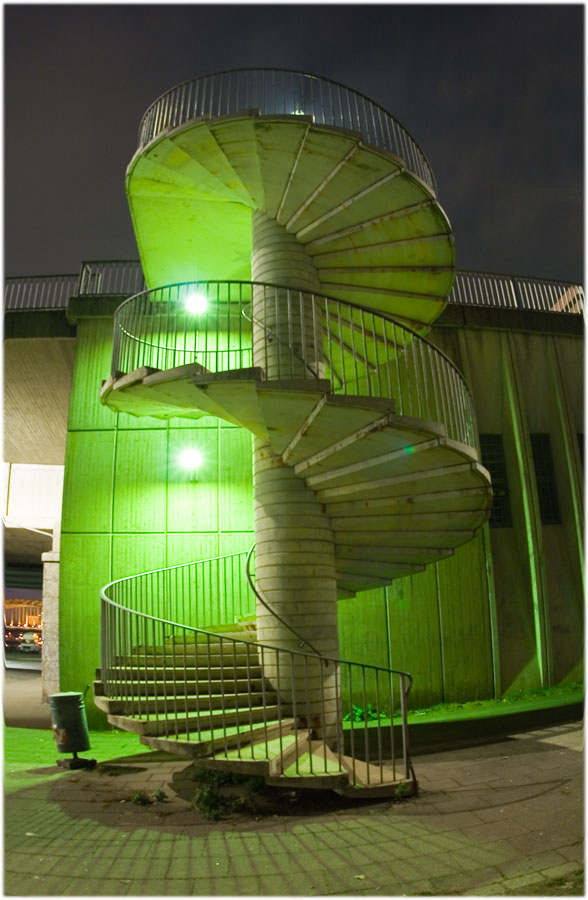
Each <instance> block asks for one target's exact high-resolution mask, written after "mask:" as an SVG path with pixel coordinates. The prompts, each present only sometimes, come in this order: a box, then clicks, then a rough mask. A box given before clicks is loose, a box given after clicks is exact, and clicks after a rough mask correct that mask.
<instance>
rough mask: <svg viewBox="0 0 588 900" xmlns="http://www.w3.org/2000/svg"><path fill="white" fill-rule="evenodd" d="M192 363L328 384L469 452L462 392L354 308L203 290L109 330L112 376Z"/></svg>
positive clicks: (261, 290)
mask: <svg viewBox="0 0 588 900" xmlns="http://www.w3.org/2000/svg"><path fill="white" fill-rule="evenodd" d="M188 363H197V364H198V365H200V366H202V368H203V370H205V371H207V372H213V373H214V372H221V371H223V372H224V371H229V370H234V369H243V368H249V367H251V366H256V367H260V368H261V369H262V370H263V372H264V377H265V378H266V379H293V378H311V379H327V380H329V381H330V382H331V390H332V392H333V393H335V394H346V395H352V396H366V397H381V398H385V399H390V400H394V401H395V404H396V412H397V413H398V415H404V416H415V417H417V418H422V419H428V420H432V421H435V422H443V423H444V424H445V426H446V428H447V434H448V437H451V438H453V439H454V440H457V441H461V442H463V443H466V444H469V445H470V446H476V444H475V434H476V430H475V426H474V409H473V403H472V398H471V395H470V393H469V389H468V387H467V385H466V383H465V381H464V379H463V377H462V375H461V373H460V372H459V370H458V369H457V368H456V367H455V365H454V364H453V363H452V362H451V360H450V359H449V357H447V356H446V355H445V354H444V353H443V352H442V351H440V350H439V349H438V348H437V347H435V346H434V345H433V344H431V343H429V341H427V340H426V339H425V338H423V337H420V336H419V335H417V334H416V333H415V332H413V331H411V330H410V329H409V328H407V327H406V326H404V325H401V324H399V323H398V322H395V321H394V320H392V319H390V318H387V317H386V316H384V315H382V314H378V313H375V312H372V311H369V310H365V309H363V308H361V307H357V306H352V305H351V304H349V303H345V302H344V301H341V300H334V299H332V298H330V297H326V296H323V295H319V294H313V293H309V292H306V291H299V290H296V289H294V288H286V287H281V286H279V285H270V284H262V283H259V282H243V281H207V282H189V283H184V284H176V285H169V286H167V287H165V288H157V289H155V290H152V291H145V292H144V293H142V294H138V295H137V296H135V297H130V298H129V299H128V300H125V301H124V302H123V303H122V304H121V306H120V307H119V308H118V310H117V311H116V314H115V321H114V342H113V356H112V375H113V378H116V377H118V376H119V375H120V374H121V373H129V372H132V371H134V370H135V369H139V368H141V367H143V366H148V367H150V368H154V369H160V370H161V369H172V368H175V367H176V366H181V365H185V364H188Z"/></svg>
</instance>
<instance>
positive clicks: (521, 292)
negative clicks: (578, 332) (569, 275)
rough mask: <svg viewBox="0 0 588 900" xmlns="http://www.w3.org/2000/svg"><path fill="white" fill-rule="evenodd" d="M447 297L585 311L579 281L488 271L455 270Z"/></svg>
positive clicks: (460, 302)
mask: <svg viewBox="0 0 588 900" xmlns="http://www.w3.org/2000/svg"><path fill="white" fill-rule="evenodd" d="M447 299H448V302H449V303H452V304H457V305H460V306H490V307H493V308H495V309H523V310H534V311H536V312H552V313H575V314H576V315H579V314H582V313H583V311H584V289H583V287H582V286H581V285H579V284H569V283H568V282H564V281H550V280H547V279H544V278H541V279H540V278H526V277H524V276H517V275H493V274H489V273H486V272H465V271H461V272H456V274H455V281H454V283H453V287H452V289H451V293H450V294H449V297H448V298H447Z"/></svg>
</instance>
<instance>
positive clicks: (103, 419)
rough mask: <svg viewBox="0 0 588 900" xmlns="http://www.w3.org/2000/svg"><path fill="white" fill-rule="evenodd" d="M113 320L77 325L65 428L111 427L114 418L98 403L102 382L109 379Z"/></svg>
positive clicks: (99, 320) (91, 320)
mask: <svg viewBox="0 0 588 900" xmlns="http://www.w3.org/2000/svg"><path fill="white" fill-rule="evenodd" d="M111 348H112V320H111V319H86V320H81V321H79V322H78V326H77V338H76V356H75V363H74V374H73V381H72V389H71V399H70V408H69V423H68V428H70V429H72V428H106V429H109V428H113V427H114V421H115V415H114V414H113V412H112V411H111V410H110V409H108V407H106V406H102V405H101V404H100V388H101V386H102V382H103V381H105V380H106V379H107V378H108V377H109V376H110V362H111Z"/></svg>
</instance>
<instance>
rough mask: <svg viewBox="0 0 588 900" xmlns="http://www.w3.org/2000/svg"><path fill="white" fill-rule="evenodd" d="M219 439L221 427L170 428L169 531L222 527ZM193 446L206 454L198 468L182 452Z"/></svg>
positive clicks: (203, 529)
mask: <svg viewBox="0 0 588 900" xmlns="http://www.w3.org/2000/svg"><path fill="white" fill-rule="evenodd" d="M218 440H219V429H218V428H217V427H215V428H200V429H185V428H182V429H175V428H171V429H170V433H169V470H168V478H169V481H168V501H167V504H168V505H167V509H168V515H167V528H168V531H217V530H218V527H219V520H218ZM192 449H194V450H198V451H199V452H200V453H201V454H202V465H201V466H200V467H199V468H198V469H197V470H196V471H194V472H190V471H188V470H186V469H185V468H182V465H181V462H180V458H181V454H182V452H183V451H184V450H192ZM250 465H251V463H250Z"/></svg>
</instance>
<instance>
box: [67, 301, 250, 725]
mask: <svg viewBox="0 0 588 900" xmlns="http://www.w3.org/2000/svg"><path fill="white" fill-rule="evenodd" d="M111 339H112V319H111V318H82V319H79V320H78V332H77V346H76V361H75V369H74V378H73V387H72V395H71V405H70V417H69V429H68V441H67V451H66V463H65V483H64V502H63V518H62V537H61V590H60V616H61V628H60V663H61V680H62V684H61V687H62V690H83V689H84V687H85V685H86V684H88V683H91V682H92V680H93V678H94V670H95V668H96V666H98V665H99V659H100V650H99V647H100V629H99V619H100V599H99V591H100V588H101V587H102V586H103V585H104V584H106V583H107V582H108V581H110V580H112V579H113V578H120V577H123V576H125V575H131V574H134V573H138V572H142V571H146V570H149V569H154V568H157V567H160V566H166V565H174V564H176V563H183V562H189V561H192V560H196V559H200V558H205V557H209V556H216V555H219V554H225V553H233V552H236V551H240V550H244V549H247V548H248V547H249V546H250V543H251V537H252V527H253V526H252V521H253V492H252V476H251V437H250V435H249V433H248V432H246V431H244V430H243V429H240V428H235V427H234V426H231V425H229V424H227V423H224V422H221V421H220V420H217V419H213V418H208V417H207V418H203V419H200V420H196V421H190V420H187V419H179V418H178V419H172V420H170V423H169V424H168V423H166V422H165V421H163V420H158V419H152V418H135V417H132V416H128V415H125V414H119V415H115V414H114V413H113V412H111V411H110V410H109V409H107V408H106V407H103V406H101V405H100V403H99V399H98V398H99V391H100V386H101V382H102V381H103V380H104V379H105V378H107V377H108V375H109V368H110V354H111ZM188 446H197V447H198V448H199V449H200V450H201V452H202V454H203V456H204V459H205V462H204V464H203V466H202V467H201V469H200V470H199V473H198V480H197V481H191V480H190V476H189V475H188V474H187V473H186V472H184V471H183V470H181V468H180V466H179V465H178V461H177V459H178V455H179V453H180V451H181V450H182V449H183V448H185V447H188ZM86 703H87V706H88V711H89V719H90V723H91V724H99V723H100V722H103V721H104V718H103V716H102V715H101V714H100V713H99V712H98V711H97V710H95V708H94V706H93V704H92V702H91V698H90V694H88V695H87V697H86Z"/></svg>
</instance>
